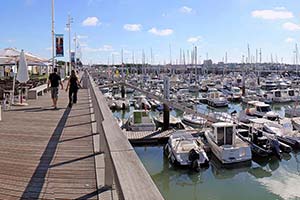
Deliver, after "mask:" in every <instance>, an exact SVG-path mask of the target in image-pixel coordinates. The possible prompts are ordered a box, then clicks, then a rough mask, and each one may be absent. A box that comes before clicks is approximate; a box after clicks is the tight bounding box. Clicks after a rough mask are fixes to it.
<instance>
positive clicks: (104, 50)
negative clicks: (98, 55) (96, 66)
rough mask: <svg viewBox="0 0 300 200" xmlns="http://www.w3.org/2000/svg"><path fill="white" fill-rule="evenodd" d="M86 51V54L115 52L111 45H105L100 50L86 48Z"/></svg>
mask: <svg viewBox="0 0 300 200" xmlns="http://www.w3.org/2000/svg"><path fill="white" fill-rule="evenodd" d="M83 50H84V51H86V52H109V51H114V49H113V47H112V46H111V45H103V46H102V47H100V48H91V47H88V46H86V47H84V48H83Z"/></svg>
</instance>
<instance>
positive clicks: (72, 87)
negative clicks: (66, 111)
mask: <svg viewBox="0 0 300 200" xmlns="http://www.w3.org/2000/svg"><path fill="white" fill-rule="evenodd" d="M79 87H81V86H80V83H79V80H78V77H77V75H76V72H75V70H72V71H71V76H70V79H69V82H68V84H67V88H66V92H67V91H68V89H69V105H68V106H69V107H70V108H71V107H72V105H73V104H76V103H77V92H78V89H79Z"/></svg>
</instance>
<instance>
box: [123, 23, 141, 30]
mask: <svg viewBox="0 0 300 200" xmlns="http://www.w3.org/2000/svg"><path fill="white" fill-rule="evenodd" d="M123 28H124V29H125V30H126V31H141V29H142V25H141V24H125V25H124V26H123Z"/></svg>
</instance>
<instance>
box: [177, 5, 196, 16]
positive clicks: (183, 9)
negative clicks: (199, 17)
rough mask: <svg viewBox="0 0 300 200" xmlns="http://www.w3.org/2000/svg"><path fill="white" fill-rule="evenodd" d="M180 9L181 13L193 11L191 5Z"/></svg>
mask: <svg viewBox="0 0 300 200" xmlns="http://www.w3.org/2000/svg"><path fill="white" fill-rule="evenodd" d="M179 11H180V12H181V13H186V14H188V13H191V12H192V11H193V9H192V8H190V7H187V6H182V7H181V8H180V9H179Z"/></svg>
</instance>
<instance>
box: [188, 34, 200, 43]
mask: <svg viewBox="0 0 300 200" xmlns="http://www.w3.org/2000/svg"><path fill="white" fill-rule="evenodd" d="M201 40H202V37H201V36H200V35H198V36H195V37H190V38H188V40H187V41H188V42H190V43H195V42H199V41H201Z"/></svg>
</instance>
